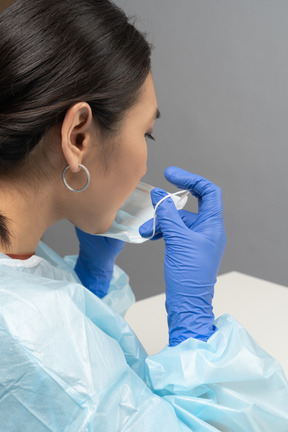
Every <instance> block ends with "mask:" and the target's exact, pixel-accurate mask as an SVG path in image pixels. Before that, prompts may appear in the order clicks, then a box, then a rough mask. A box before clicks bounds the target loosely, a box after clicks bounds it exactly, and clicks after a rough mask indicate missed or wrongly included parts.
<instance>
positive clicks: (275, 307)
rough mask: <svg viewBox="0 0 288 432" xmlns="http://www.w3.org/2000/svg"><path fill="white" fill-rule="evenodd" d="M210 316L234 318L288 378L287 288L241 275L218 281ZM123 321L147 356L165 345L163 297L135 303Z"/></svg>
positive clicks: (224, 277) (166, 330)
mask: <svg viewBox="0 0 288 432" xmlns="http://www.w3.org/2000/svg"><path fill="white" fill-rule="evenodd" d="M213 305H214V314H215V317H216V318H217V317H219V316H220V315H222V314H224V313H229V314H231V315H232V316H233V317H234V318H236V319H237V320H238V321H239V322H240V323H241V324H242V325H243V327H245V328H246V330H248V331H249V333H250V334H251V336H253V338H254V339H255V340H256V341H257V342H258V343H259V344H260V345H261V347H262V348H263V349H265V350H266V351H267V352H268V353H269V354H270V355H272V356H273V357H274V358H276V359H277V360H278V361H279V362H280V363H281V365H282V367H283V369H284V371H285V373H286V376H287V377H288V288H285V287H283V286H281V285H276V284H274V283H271V282H267V281H264V280H261V279H258V278H255V277H252V276H248V275H245V274H243V273H238V272H231V273H227V274H224V275H221V276H219V277H218V281H217V284H216V287H215V296H214V301H213ZM125 319H126V321H127V322H128V323H129V324H130V326H131V327H132V329H133V330H134V332H135V333H136V334H137V336H138V338H139V339H140V341H141V342H142V344H143V346H144V347H145V349H146V351H147V352H148V354H150V355H151V354H156V353H157V352H159V351H160V350H161V349H162V348H163V347H164V346H165V345H167V343H168V327H167V314H166V310H165V295H164V294H160V295H157V296H154V297H150V298H148V299H145V300H141V301H138V302H136V303H135V304H134V305H133V306H132V307H131V308H130V309H129V311H128V312H127V314H126V316H125Z"/></svg>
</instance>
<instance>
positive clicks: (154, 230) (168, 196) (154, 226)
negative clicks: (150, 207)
mask: <svg viewBox="0 0 288 432" xmlns="http://www.w3.org/2000/svg"><path fill="white" fill-rule="evenodd" d="M181 194H183V195H184V196H185V195H189V191H187V190H181V191H179V192H175V193H168V195H166V196H165V197H163V198H161V200H160V201H158V203H157V204H156V206H155V208H154V222H153V233H152V236H151V237H149V238H148V240H150V239H152V238H153V237H154V236H155V234H156V217H157V214H156V211H157V208H158V207H159V205H160V204H161V203H162V202H163V201H164V200H166V199H167V198H172V196H174V195H181Z"/></svg>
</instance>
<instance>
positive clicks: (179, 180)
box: [164, 167, 223, 217]
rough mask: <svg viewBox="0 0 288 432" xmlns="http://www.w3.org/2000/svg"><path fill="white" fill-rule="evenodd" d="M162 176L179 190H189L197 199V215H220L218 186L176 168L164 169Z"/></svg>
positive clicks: (221, 205) (221, 209)
mask: <svg viewBox="0 0 288 432" xmlns="http://www.w3.org/2000/svg"><path fill="white" fill-rule="evenodd" d="M164 175H165V177H166V179H167V180H168V181H169V182H170V183H172V184H174V185H175V186H177V187H179V188H181V189H186V190H189V191H190V192H191V193H192V195H194V196H195V197H196V198H198V203H199V214H200V213H201V214H202V213H206V216H209V217H210V216H212V215H219V214H222V212H223V203H222V191H221V189H220V188H219V187H218V186H216V185H215V184H213V183H211V182H210V181H209V180H207V179H205V178H204V177H201V176H199V175H197V174H192V173H189V172H188V171H185V170H183V169H181V168H177V167H168V168H166V170H165V172H164Z"/></svg>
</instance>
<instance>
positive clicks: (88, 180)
mask: <svg viewBox="0 0 288 432" xmlns="http://www.w3.org/2000/svg"><path fill="white" fill-rule="evenodd" d="M79 167H80V168H83V169H84V171H85V172H86V174H87V182H86V184H85V186H84V187H83V188H82V189H73V188H72V187H71V186H69V185H68V183H67V180H66V177H65V175H66V172H67V170H68V169H69V168H70V167H69V165H67V166H66V168H65V169H64V171H63V174H62V178H63V183H64V184H65V186H66V187H67V189H69V190H70V191H72V192H83V191H84V190H86V189H87V188H88V186H89V184H90V173H89V171H88V169H87V168H86V167H85V166H84V165H82V164H79Z"/></svg>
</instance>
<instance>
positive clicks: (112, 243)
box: [103, 237, 125, 252]
mask: <svg viewBox="0 0 288 432" xmlns="http://www.w3.org/2000/svg"><path fill="white" fill-rule="evenodd" d="M103 239H104V241H105V243H106V244H107V246H108V247H109V248H110V249H111V250H113V251H115V252H121V250H122V249H123V247H124V245H125V242H124V241H122V240H118V239H115V238H112V237H103Z"/></svg>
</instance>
